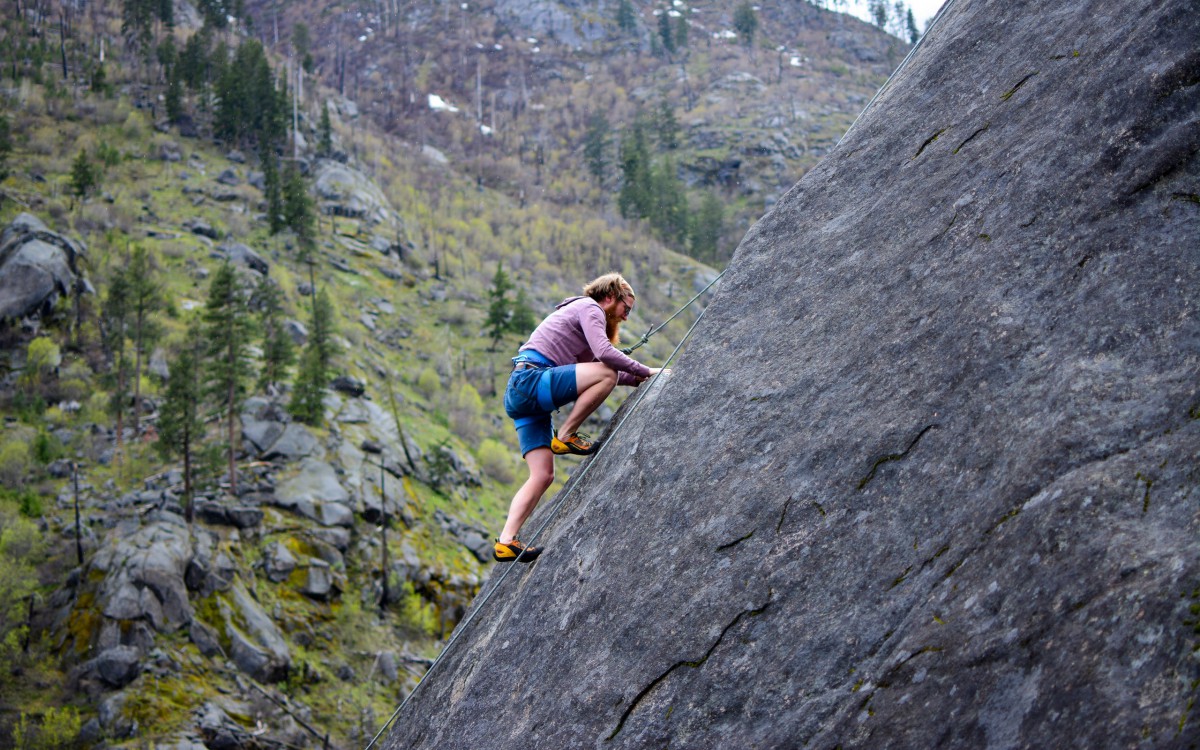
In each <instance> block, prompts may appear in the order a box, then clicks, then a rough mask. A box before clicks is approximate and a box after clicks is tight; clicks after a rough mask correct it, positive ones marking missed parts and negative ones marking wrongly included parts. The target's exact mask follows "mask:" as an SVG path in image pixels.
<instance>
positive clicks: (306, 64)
mask: <svg viewBox="0 0 1200 750" xmlns="http://www.w3.org/2000/svg"><path fill="white" fill-rule="evenodd" d="M311 46H312V37H311V35H310V34H309V31H308V24H306V23H297V24H296V25H295V26H293V27H292V50H293V51H294V52H295V53H296V59H297V60H298V61H299V62H300V67H301V68H303V69H304V72H305V73H311V72H312V69H313V58H312V53H311V52H309V48H310V47H311Z"/></svg>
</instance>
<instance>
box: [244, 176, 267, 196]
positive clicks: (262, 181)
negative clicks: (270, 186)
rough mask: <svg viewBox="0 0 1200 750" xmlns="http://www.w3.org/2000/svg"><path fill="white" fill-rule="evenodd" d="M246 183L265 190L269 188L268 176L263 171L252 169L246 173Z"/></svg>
mask: <svg viewBox="0 0 1200 750" xmlns="http://www.w3.org/2000/svg"><path fill="white" fill-rule="evenodd" d="M246 184H247V185H249V186H250V187H255V188H258V189H259V190H263V191H265V190H266V189H267V177H266V175H264V174H263V173H262V172H253V171H252V172H250V174H248V175H246Z"/></svg>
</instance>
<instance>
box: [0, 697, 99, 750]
mask: <svg viewBox="0 0 1200 750" xmlns="http://www.w3.org/2000/svg"><path fill="white" fill-rule="evenodd" d="M81 725H82V722H81V720H80V718H79V711H77V710H76V709H75V708H73V707H71V706H67V707H65V708H51V709H49V710H47V711H46V713H45V714H44V715H43V716H42V723H41V725H40V726H39V725H37V724H34V723H32V722H31V721H30V717H29V716H28V715H27V714H26V713H24V712H22V713H21V718H20V719H18V720H17V726H16V727H15V728H14V729H13V747H14V748H16V750H61V748H66V747H74V746H75V743H76V740H77V738H78V737H79V728H80V726H81Z"/></svg>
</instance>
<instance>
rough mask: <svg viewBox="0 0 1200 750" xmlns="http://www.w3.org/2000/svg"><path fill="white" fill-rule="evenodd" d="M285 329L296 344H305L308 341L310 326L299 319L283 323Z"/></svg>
mask: <svg viewBox="0 0 1200 750" xmlns="http://www.w3.org/2000/svg"><path fill="white" fill-rule="evenodd" d="M283 327H284V330H285V331H287V332H288V335H289V336H291V337H292V343H293V344H295V345H296V346H304V345H305V344H307V343H308V328H307V327H305V325H304V324H303V323H301V322H300V321H298V320H288V321H286V322H284V324H283Z"/></svg>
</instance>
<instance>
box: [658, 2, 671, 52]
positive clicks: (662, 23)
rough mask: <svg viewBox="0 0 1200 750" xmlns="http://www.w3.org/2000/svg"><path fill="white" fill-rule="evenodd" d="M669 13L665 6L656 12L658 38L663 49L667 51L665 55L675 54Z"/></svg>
mask: <svg viewBox="0 0 1200 750" xmlns="http://www.w3.org/2000/svg"><path fill="white" fill-rule="evenodd" d="M673 25H674V24H672V23H671V15H670V13H668V11H667V9H666V8H663V9H662V12H661V13H659V14H658V38H659V40H661V41H662V48H663V51H665V52H666V53H667V57H670V56H671V55H673V54H675V34H674V29H673V28H672V26H673Z"/></svg>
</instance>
